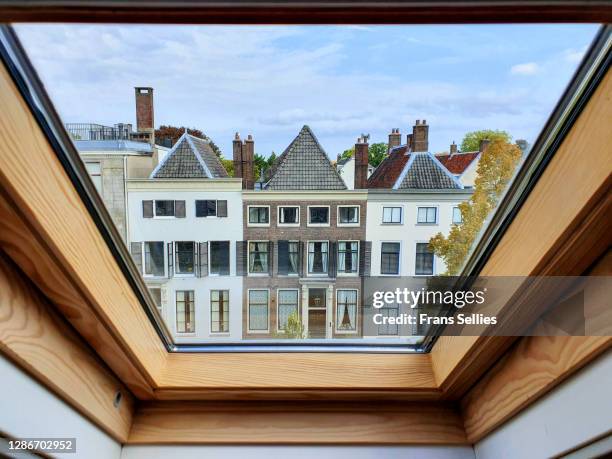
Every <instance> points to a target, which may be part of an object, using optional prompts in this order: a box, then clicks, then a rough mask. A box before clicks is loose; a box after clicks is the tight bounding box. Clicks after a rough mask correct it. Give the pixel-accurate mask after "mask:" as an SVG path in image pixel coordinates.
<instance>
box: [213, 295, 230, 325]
mask: <svg viewBox="0 0 612 459" xmlns="http://www.w3.org/2000/svg"><path fill="white" fill-rule="evenodd" d="M210 332H211V333H229V290H211V291H210Z"/></svg>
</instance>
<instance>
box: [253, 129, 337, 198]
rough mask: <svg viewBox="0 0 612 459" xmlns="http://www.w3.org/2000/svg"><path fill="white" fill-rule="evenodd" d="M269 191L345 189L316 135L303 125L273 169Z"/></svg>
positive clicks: (266, 187) (267, 185) (268, 184)
mask: <svg viewBox="0 0 612 459" xmlns="http://www.w3.org/2000/svg"><path fill="white" fill-rule="evenodd" d="M264 188H265V189H267V190H346V189H347V188H346V185H345V184H344V181H343V180H342V178H340V176H339V175H338V172H337V171H336V169H335V168H334V166H333V165H332V164H331V162H330V160H329V158H328V157H327V154H326V153H325V151H324V150H323V148H322V147H321V145H320V144H319V142H318V140H317V138H316V137H315V135H314V133H313V132H312V131H311V130H310V128H309V127H308V126H304V127H303V128H302V130H301V131H300V133H299V134H298V135H297V137H296V138H295V139H294V140H293V141H292V142H291V143H290V144H289V146H288V147H287V149H286V150H285V151H284V152H283V153H282V154H281V155H280V156H279V157H278V159H277V161H276V164H275V165H274V167H273V168H272V170H271V175H270V180H269V181H268V182H267V183H266V184H265V186H264Z"/></svg>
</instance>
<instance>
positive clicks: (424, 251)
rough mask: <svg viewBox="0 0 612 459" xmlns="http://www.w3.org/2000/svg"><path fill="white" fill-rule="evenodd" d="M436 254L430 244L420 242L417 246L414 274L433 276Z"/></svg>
mask: <svg viewBox="0 0 612 459" xmlns="http://www.w3.org/2000/svg"><path fill="white" fill-rule="evenodd" d="M433 265H434V254H433V252H432V250H431V249H430V248H429V243H428V242H418V243H417V245H416V262H415V268H414V273H415V274H416V275H418V276H427V275H433Z"/></svg>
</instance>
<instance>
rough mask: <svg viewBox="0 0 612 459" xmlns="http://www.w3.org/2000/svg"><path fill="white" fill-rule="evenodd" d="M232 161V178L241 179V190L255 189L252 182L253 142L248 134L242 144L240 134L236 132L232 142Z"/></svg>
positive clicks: (253, 167) (253, 169) (253, 181)
mask: <svg viewBox="0 0 612 459" xmlns="http://www.w3.org/2000/svg"><path fill="white" fill-rule="evenodd" d="M232 153H233V154H232V160H233V162H234V177H235V178H238V177H240V178H242V189H243V190H252V189H253V188H254V187H255V180H254V171H255V166H254V159H255V158H254V157H255V142H254V140H253V136H251V135H250V134H249V135H248V136H247V138H246V140H245V141H244V142H243V141H242V140H241V139H240V134H239V133H237V132H236V135H234V140H233V142H232Z"/></svg>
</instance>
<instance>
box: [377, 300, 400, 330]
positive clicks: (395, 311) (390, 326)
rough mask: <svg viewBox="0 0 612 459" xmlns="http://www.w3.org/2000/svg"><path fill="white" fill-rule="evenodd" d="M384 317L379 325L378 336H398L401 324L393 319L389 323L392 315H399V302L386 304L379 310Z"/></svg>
mask: <svg viewBox="0 0 612 459" xmlns="http://www.w3.org/2000/svg"><path fill="white" fill-rule="evenodd" d="M377 314H380V316H381V317H383V320H382V323H381V324H379V325H378V336H397V335H398V334H399V325H397V323H395V321H393V323H389V321H388V320H385V319H388V318H390V317H395V318H397V317H399V307H398V305H397V304H392V305H385V306H383V307H382V308H380V309H379V310H378V312H377Z"/></svg>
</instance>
